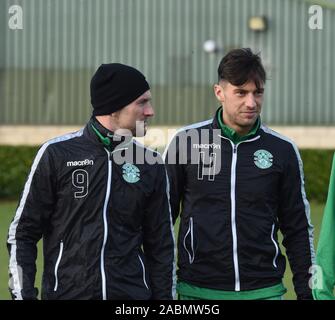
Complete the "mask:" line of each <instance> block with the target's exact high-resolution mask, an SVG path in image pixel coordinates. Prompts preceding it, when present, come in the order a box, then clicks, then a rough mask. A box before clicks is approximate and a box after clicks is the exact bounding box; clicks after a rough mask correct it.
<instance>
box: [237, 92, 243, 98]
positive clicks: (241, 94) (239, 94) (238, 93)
mask: <svg viewBox="0 0 335 320" xmlns="http://www.w3.org/2000/svg"><path fill="white" fill-rule="evenodd" d="M236 94H237V95H238V96H239V97H242V96H244V95H245V92H244V91H237V92H236Z"/></svg>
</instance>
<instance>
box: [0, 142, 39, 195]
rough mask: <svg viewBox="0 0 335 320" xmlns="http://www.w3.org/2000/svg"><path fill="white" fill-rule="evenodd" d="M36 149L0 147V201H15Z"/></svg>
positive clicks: (21, 188)
mask: <svg viewBox="0 0 335 320" xmlns="http://www.w3.org/2000/svg"><path fill="white" fill-rule="evenodd" d="M37 150H38V147H26V146H18V147H13V146H0V199H17V198H18V197H19V195H20V194H21V192H22V190H23V186H24V183H25V181H26V178H27V176H28V174H29V171H30V166H31V164H32V161H33V160H34V157H35V154H36V152H37Z"/></svg>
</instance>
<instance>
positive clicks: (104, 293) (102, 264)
mask: <svg viewBox="0 0 335 320" xmlns="http://www.w3.org/2000/svg"><path fill="white" fill-rule="evenodd" d="M105 150H106V149H105ZM106 152H107V155H108V178H107V191H106V197H105V202H104V208H103V212H102V218H103V221H104V239H103V243H102V248H101V254H100V269H101V281H102V299H103V300H107V289H106V273H105V261H104V259H105V257H104V255H105V246H106V243H107V236H108V224H107V208H108V202H109V198H110V192H111V185H112V160H111V153H110V152H109V151H108V150H106Z"/></svg>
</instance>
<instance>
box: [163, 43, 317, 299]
mask: <svg viewBox="0 0 335 320" xmlns="http://www.w3.org/2000/svg"><path fill="white" fill-rule="evenodd" d="M218 78H219V81H218V83H217V84H215V85H214V94H215V96H216V98H217V100H218V101H219V102H220V104H221V106H220V107H219V108H218V110H217V111H216V113H215V116H214V118H213V119H211V120H208V121H204V122H201V123H196V124H193V125H190V126H188V127H186V128H183V129H181V130H179V131H178V132H177V134H176V135H175V137H174V138H173V139H172V141H171V143H170V145H169V146H168V147H167V149H166V151H165V162H166V165H167V170H168V175H169V180H170V199H171V208H172V215H173V218H174V221H175V220H176V219H177V217H178V216H179V214H180V228H179V238H178V240H179V241H178V249H179V250H178V265H179V270H178V284H177V291H178V293H179V298H180V299H281V298H282V297H283V295H284V293H285V292H286V289H285V287H284V286H283V283H282V278H283V275H284V272H285V257H284V256H283V255H282V254H281V252H280V249H279V244H278V237H277V232H278V230H281V232H282V233H283V235H284V239H283V245H284V246H285V247H286V252H287V256H288V259H289V262H290V265H291V269H292V272H293V282H294V287H295V291H296V294H297V298H298V299H312V294H311V289H310V288H309V278H310V275H309V269H310V267H311V266H312V264H313V263H314V248H313V226H312V225H311V221H310V208H309V203H308V201H307V199H306V194H305V190H304V178H303V167H302V161H301V158H300V155H299V152H298V149H297V147H296V146H295V144H294V143H293V142H292V141H290V140H289V139H288V138H286V137H284V136H282V135H280V134H278V133H276V132H275V131H273V130H271V129H269V128H268V127H266V126H265V125H263V124H262V123H261V119H260V112H261V107H262V103H263V95H264V85H265V81H266V72H265V70H264V68H263V66H262V63H261V59H260V57H259V56H258V55H256V54H254V53H252V51H251V50H250V49H236V50H232V51H231V52H229V53H228V54H227V55H226V56H225V57H223V59H222V60H221V62H220V65H219V68H218ZM185 137H186V138H185ZM192 139H193V140H192Z"/></svg>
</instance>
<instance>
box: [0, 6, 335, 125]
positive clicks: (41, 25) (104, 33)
mask: <svg viewBox="0 0 335 320" xmlns="http://www.w3.org/2000/svg"><path fill="white" fill-rule="evenodd" d="M314 2H317V1H314ZM323 3H324V2H323ZM12 5H19V6H21V7H22V12H23V15H22V29H15V30H13V29H11V28H10V27H9V25H8V20H9V19H10V18H11V16H12V15H11V14H10V13H9V12H8V10H9V8H10V7H11V6H12ZM311 5H312V4H311V3H310V2H308V1H301V0H168V1H166V0H99V1H93V0H71V1H68V0H29V1H26V0H25V1H23V0H15V1H14V0H2V1H1V4H0V11H1V13H0V14H1V15H0V23H1V25H2V27H1V28H0V37H1V43H2V44H1V48H0V67H1V69H0V106H1V112H0V124H33V125H38V124H57V125H69V124H82V123H85V122H86V120H87V118H88V117H89V116H90V112H91V107H90V101H89V81H90V78H91V76H92V74H93V72H94V71H95V69H96V68H97V67H98V66H99V65H100V64H101V63H107V62H122V63H126V64H131V65H133V66H135V67H137V68H139V69H140V70H141V71H143V73H144V74H145V75H146V76H147V78H148V80H149V82H150V83H151V87H152V94H153V98H154V101H153V102H154V106H155V110H156V116H155V119H154V120H153V124H156V125H168V124H176V125H182V124H187V123H191V122H195V121H201V120H203V119H207V118H208V117H211V116H212V114H213V112H214V110H215V109H216V107H217V102H216V100H215V98H214V95H213V90H212V85H213V84H214V83H215V81H216V70H217V66H218V63H219V61H220V59H221V58H222V56H223V54H224V53H225V52H227V51H228V50H229V49H231V48H234V47H251V48H252V49H253V50H255V51H260V52H261V56H262V59H263V61H264V64H265V66H266V69H267V72H268V78H269V80H268V81H267V85H266V94H265V102H264V109H263V119H264V120H265V121H266V122H267V123H269V124H275V125H334V124H335V117H334V112H335V111H334V108H333V105H332V99H331V98H332V92H333V91H334V88H333V87H334V80H335V79H334V72H335V63H334V59H333V53H334V52H335V42H334V36H333V35H334V31H335V10H334V8H333V6H331V5H329V6H325V7H323V10H322V29H319V30H318V29H316V30H313V29H310V28H309V20H310V19H311V14H310V13H309V8H310V6H311ZM253 16H255V17H265V19H266V22H267V28H266V30H264V31H258V32H256V31H253V30H251V29H250V28H249V27H248V21H249V18H250V17H253ZM209 39H211V40H214V41H215V42H216V44H217V46H218V47H219V50H218V52H216V53H207V52H205V51H204V49H203V44H204V42H205V41H206V40H209Z"/></svg>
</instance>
